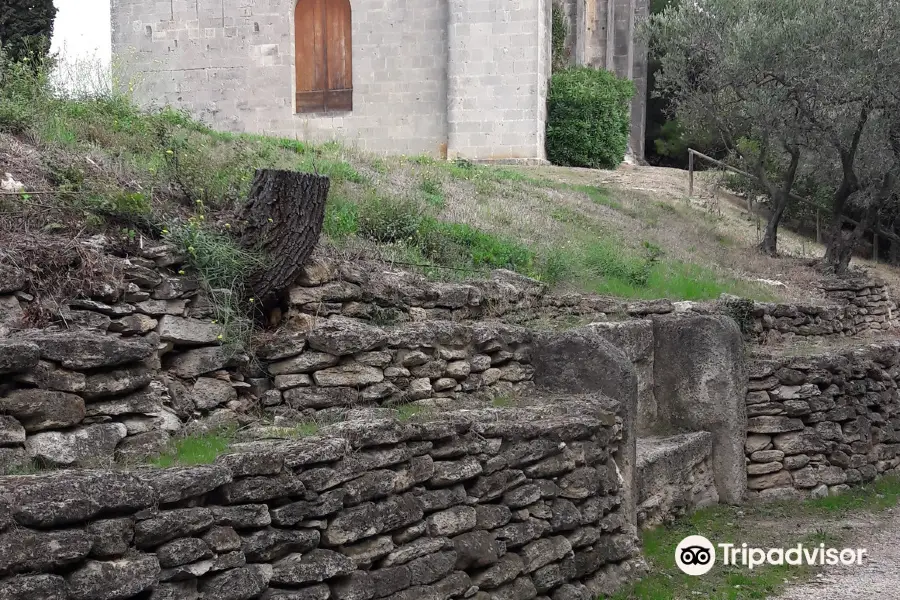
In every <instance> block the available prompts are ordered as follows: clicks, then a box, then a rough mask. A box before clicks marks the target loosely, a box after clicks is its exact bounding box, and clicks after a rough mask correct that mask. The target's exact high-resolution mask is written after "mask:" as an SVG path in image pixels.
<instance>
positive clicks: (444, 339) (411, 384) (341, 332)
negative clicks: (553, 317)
mask: <svg viewBox="0 0 900 600" xmlns="http://www.w3.org/2000/svg"><path fill="white" fill-rule="evenodd" d="M532 337H533V336H532V334H531V333H530V332H529V331H527V330H525V329H521V328H517V327H509V326H502V325H496V324H495V325H488V324H483V323H478V324H472V325H464V324H459V323H453V322H450V321H432V322H422V323H406V324H403V325H399V326H394V327H390V328H381V327H377V326H374V325H370V324H366V323H364V322H360V321H356V320H351V319H347V318H345V317H334V318H331V319H328V320H323V321H319V322H318V323H317V325H316V327H315V328H313V329H312V330H311V331H309V332H307V333H305V334H288V335H286V336H279V337H276V338H275V340H274V341H272V342H271V343H269V344H267V345H265V346H263V347H262V348H260V350H259V353H258V354H259V356H260V357H261V358H263V359H265V360H266V361H268V362H267V364H266V370H267V371H268V373H269V374H270V376H271V383H269V380H263V381H265V383H263V381H260V382H259V383H258V385H266V386H271V389H268V390H266V391H264V392H263V393H262V394H261V398H262V404H263V405H264V407H265V408H264V410H265V411H266V412H267V413H270V414H272V415H273V416H274V417H276V418H278V419H281V420H287V421H290V420H295V421H296V420H303V419H308V418H311V417H316V418H326V417H327V415H328V414H334V415H339V414H340V413H341V412H342V411H344V410H346V409H347V408H351V407H354V408H358V407H360V406H367V407H373V406H381V405H385V406H396V405H398V404H409V403H414V404H416V405H418V406H422V407H433V408H443V407H450V408H452V407H459V406H461V403H462V402H464V401H466V400H471V401H472V402H470V404H471V403H475V404H479V403H480V404H482V405H483V404H484V403H489V402H491V401H493V400H496V399H498V398H506V399H511V398H513V397H515V396H517V395H519V394H521V393H523V392H525V391H527V390H529V389H530V388H531V382H532V379H533V375H534V368H533V367H532V366H531V355H532V341H533V340H532Z"/></svg>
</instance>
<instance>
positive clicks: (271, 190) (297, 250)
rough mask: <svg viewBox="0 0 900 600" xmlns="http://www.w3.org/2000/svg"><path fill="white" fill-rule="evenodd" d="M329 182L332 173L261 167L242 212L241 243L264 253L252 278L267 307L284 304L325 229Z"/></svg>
mask: <svg viewBox="0 0 900 600" xmlns="http://www.w3.org/2000/svg"><path fill="white" fill-rule="evenodd" d="M330 185H331V181H330V179H329V178H328V177H325V176H322V175H315V174H312V173H300V172H296V171H280V170H275V169H259V170H257V171H256V175H255V177H254V179H253V183H252V185H251V187H250V196H249V200H248V201H247V204H246V205H245V206H244V210H243V213H242V220H243V221H245V225H244V227H243V230H242V233H241V245H242V246H243V247H244V248H245V249H247V250H252V251H255V252H260V253H261V254H262V255H263V256H264V259H265V264H264V266H263V267H261V268H259V269H257V270H256V271H255V272H254V273H252V274H251V275H250V277H249V287H250V289H251V291H252V293H253V294H254V296H255V298H256V299H257V300H258V302H259V303H260V306H261V307H262V308H264V309H269V308H273V307H274V306H276V305H278V304H280V303H281V299H282V296H283V294H284V292H285V290H287V288H288V286H290V285H291V284H292V283H293V282H294V281H295V280H296V279H297V276H298V274H299V272H300V268H301V267H302V266H303V264H304V263H305V262H306V259H307V258H309V256H310V254H312V251H313V248H315V245H316V243H318V241H319V236H320V235H321V233H322V224H323V222H324V220H325V201H326V199H327V197H328V190H329V187H330Z"/></svg>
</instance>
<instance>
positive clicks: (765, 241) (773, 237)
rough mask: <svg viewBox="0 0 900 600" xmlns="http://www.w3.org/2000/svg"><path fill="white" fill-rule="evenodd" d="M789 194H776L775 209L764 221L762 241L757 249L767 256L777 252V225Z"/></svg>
mask: <svg viewBox="0 0 900 600" xmlns="http://www.w3.org/2000/svg"><path fill="white" fill-rule="evenodd" d="M788 199H789V196H788V195H787V194H781V193H779V194H777V195H776V197H775V198H774V200H775V210H774V211H773V212H772V214H771V216H769V220H768V221H767V222H766V231H765V233H764V234H763V238H762V241H761V242H760V243H759V251H760V252H762V253H763V254H767V255H769V256H775V255H776V254H778V225H779V224H780V223H781V217H782V216H784V211H785V209H786V208H787V205H788Z"/></svg>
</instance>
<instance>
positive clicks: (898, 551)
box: [774, 510, 900, 600]
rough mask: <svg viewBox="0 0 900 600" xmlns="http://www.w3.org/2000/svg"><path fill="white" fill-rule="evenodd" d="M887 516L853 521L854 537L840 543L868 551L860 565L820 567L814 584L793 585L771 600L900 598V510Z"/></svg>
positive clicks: (870, 599)
mask: <svg viewBox="0 0 900 600" xmlns="http://www.w3.org/2000/svg"><path fill="white" fill-rule="evenodd" d="M886 517H887V518H879V517H872V518H871V519H870V520H868V521H867V522H864V523H863V522H860V521H861V520H857V519H854V532H853V534H852V535H851V536H848V537H849V541H847V542H844V543H843V544H841V547H853V548H865V549H866V550H867V551H868V552H867V554H866V556H867V560H866V561H865V562H864V563H863V564H862V565H861V566H852V567H845V566H836V567H827V566H826V567H822V568H821V569H822V571H821V573H820V574H819V575H818V576H817V577H816V579H815V580H814V581H811V582H809V583H804V584H802V585H796V586H792V587H791V588H789V589H788V590H787V591H786V592H785V593H783V594H781V595H780V596H777V597H775V598H774V600H856V599H863V598H864V599H866V600H874V599H876V598H900V511H897V510H894V511H892V513H891V514H889V515H886Z"/></svg>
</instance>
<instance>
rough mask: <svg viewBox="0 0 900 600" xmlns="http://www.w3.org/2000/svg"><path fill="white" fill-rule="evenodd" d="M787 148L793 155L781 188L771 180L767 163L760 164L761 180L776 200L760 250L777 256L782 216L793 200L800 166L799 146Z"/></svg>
mask: <svg viewBox="0 0 900 600" xmlns="http://www.w3.org/2000/svg"><path fill="white" fill-rule="evenodd" d="M785 150H787V151H788V153H789V154H790V155H791V163H790V165H789V166H788V170H787V172H786V173H785V174H784V180H783V181H782V185H781V188H780V189H779V188H777V187H776V186H775V185H774V184H772V183H771V182H770V181H769V178H768V176H767V175H766V170H765V165H764V164H760V165H759V178H760V181H761V182H762V183H763V185H764V186H765V187H766V188H767V189H768V191H769V196H770V197H771V198H772V200H774V201H775V210H774V211H773V212H772V214H771V215H770V216H769V220H768V221H767V222H766V231H765V234H764V235H763V239H762V242H760V244H759V251H760V252H762V253H764V254H768V255H769V256H775V255H776V254H777V253H778V225H779V224H780V223H781V217H783V216H784V211H785V210H786V209H787V206H788V203H789V202H790V200H791V189H792V188H793V187H794V180H795V179H797V168H798V167H799V166H800V149H799V147H797V146H786V147H785Z"/></svg>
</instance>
